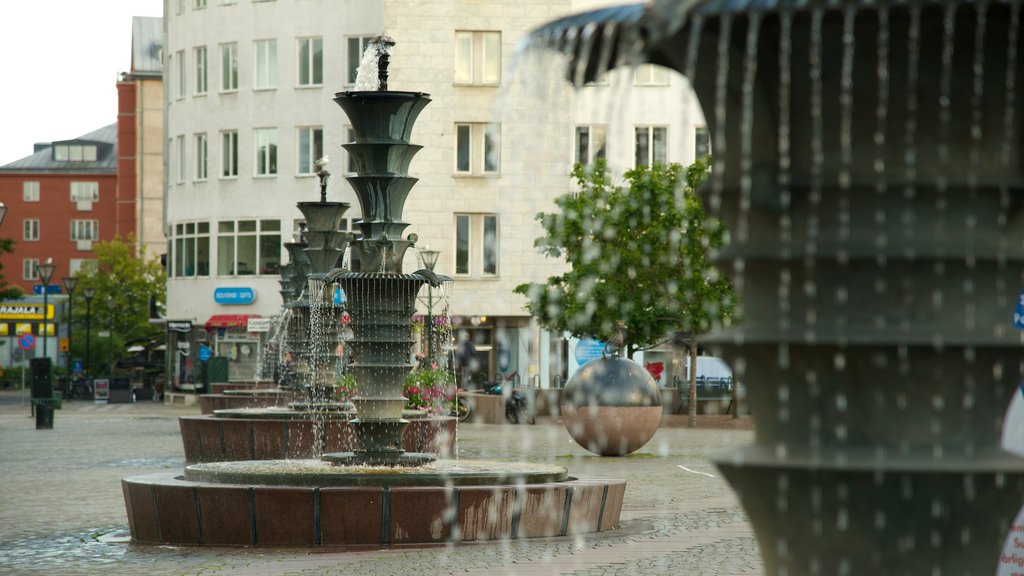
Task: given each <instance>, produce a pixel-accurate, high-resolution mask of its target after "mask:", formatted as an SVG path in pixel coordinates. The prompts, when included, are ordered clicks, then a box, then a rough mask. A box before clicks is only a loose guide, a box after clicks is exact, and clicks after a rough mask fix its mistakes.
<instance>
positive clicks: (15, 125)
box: [0, 0, 163, 166]
mask: <svg viewBox="0 0 1024 576" xmlns="http://www.w3.org/2000/svg"><path fill="white" fill-rule="evenodd" d="M162 15H163V0H100V1H99V2H85V1H83V0H31V1H29V2H22V1H15V0H0V73H2V74H3V78H4V81H3V83H2V87H0V166H2V165H4V164H7V163H9V162H13V161H15V160H18V159H20V158H24V157H25V156H28V155H30V154H32V145H33V144H34V143H36V142H52V141H54V140H64V139H67V138H74V137H75V136H81V135H82V134H85V133H87V132H92V131H93V130H95V129H97V128H102V127H103V126H106V125H107V124H112V123H114V122H115V121H117V88H116V84H117V78H118V74H119V73H121V72H126V71H128V69H129V68H130V67H131V46H132V45H131V42H132V16H162Z"/></svg>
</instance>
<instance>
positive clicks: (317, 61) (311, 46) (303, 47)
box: [299, 37, 324, 86]
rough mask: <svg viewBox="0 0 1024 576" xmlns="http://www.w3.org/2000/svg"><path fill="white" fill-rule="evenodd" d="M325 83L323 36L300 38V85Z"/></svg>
mask: <svg viewBox="0 0 1024 576" xmlns="http://www.w3.org/2000/svg"><path fill="white" fill-rule="evenodd" d="M323 83H324V41H323V38H319V37H317V38H299V86H320V85H321V84H323Z"/></svg>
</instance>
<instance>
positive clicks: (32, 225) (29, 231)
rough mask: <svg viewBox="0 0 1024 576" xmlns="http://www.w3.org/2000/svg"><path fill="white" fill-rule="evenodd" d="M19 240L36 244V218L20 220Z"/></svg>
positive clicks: (37, 237) (37, 226) (37, 234)
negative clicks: (20, 231)
mask: <svg viewBox="0 0 1024 576" xmlns="http://www.w3.org/2000/svg"><path fill="white" fill-rule="evenodd" d="M21 239H22V240H27V241H29V242H37V241H38V240H39V219H38V218H26V219H25V220H22V233H21Z"/></svg>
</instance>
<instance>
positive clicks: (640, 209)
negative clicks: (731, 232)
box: [515, 159, 734, 425]
mask: <svg viewBox="0 0 1024 576" xmlns="http://www.w3.org/2000/svg"><path fill="white" fill-rule="evenodd" d="M708 166H709V165H708V161H707V159H702V160H698V161H697V162H695V163H693V164H692V165H690V166H688V167H685V168H684V167H683V166H682V165H680V164H675V163H673V164H668V165H662V164H654V165H653V166H642V167H639V168H636V169H633V170H630V171H628V172H626V173H625V175H624V179H625V181H624V183H623V184H621V185H620V184H618V183H616V182H614V181H613V178H612V175H611V174H610V173H609V171H608V167H607V165H606V163H605V161H604V160H603V159H601V160H598V161H597V162H596V163H595V164H594V165H593V166H592V167H586V166H583V165H580V164H577V165H576V166H575V167H574V168H573V172H572V175H573V177H574V179H575V180H576V182H577V183H578V185H579V192H578V193H574V194H565V195H563V196H560V197H559V198H557V199H556V200H555V204H556V205H557V206H558V208H559V211H558V212H555V213H552V214H545V213H541V214H538V215H537V220H538V221H539V222H540V224H541V226H542V227H543V228H544V231H545V233H546V235H545V236H542V237H541V238H538V239H537V240H536V241H535V243H534V244H535V246H537V248H538V249H539V250H540V251H541V252H542V253H543V254H545V255H547V256H549V257H553V258H563V259H565V261H566V262H567V263H568V264H569V266H570V267H569V270H568V271H567V272H565V273H564V274H561V275H559V276H552V277H550V278H548V280H547V282H546V283H545V284H521V285H519V286H517V287H516V288H515V292H517V293H519V294H523V295H525V296H527V297H528V299H529V300H528V302H527V305H526V307H527V309H528V310H529V311H530V314H532V315H533V316H534V317H535V318H537V321H538V322H539V323H540V324H541V326H543V327H545V328H547V329H549V330H556V331H567V332H570V333H571V334H573V335H574V336H577V337H584V336H592V337H595V338H598V339H601V340H607V339H608V338H610V337H611V336H612V335H613V334H614V333H615V330H616V323H617V321H621V322H623V323H624V324H625V325H626V337H625V342H624V344H623V349H624V350H625V352H626V355H627V356H628V357H630V358H632V357H633V354H634V352H636V351H637V350H639V349H642V348H645V347H647V346H650V345H652V344H655V343H657V342H659V341H662V340H663V339H665V338H667V337H671V336H673V335H675V334H682V335H684V336H685V337H686V339H687V340H688V342H689V347H690V356H691V366H696V361H695V356H696V351H697V343H698V337H699V336H700V335H701V334H704V333H706V332H708V331H709V330H711V329H712V328H715V327H718V326H721V325H725V324H728V322H729V321H730V320H731V318H732V313H733V308H734V295H733V292H732V287H731V285H730V283H729V281H728V279H726V278H725V277H724V276H723V275H721V274H719V272H718V270H717V269H716V268H715V267H714V266H713V265H712V264H711V263H710V262H709V260H708V253H709V252H710V251H711V250H713V249H716V248H719V247H721V246H722V245H723V244H724V242H725V234H726V233H725V228H724V226H723V225H722V224H721V222H719V221H718V220H716V219H713V218H711V217H709V216H708V215H707V213H706V212H705V211H704V206H703V204H702V202H701V200H700V197H699V196H698V195H697V189H698V188H699V187H700V185H701V184H702V183H703V182H704V181H705V180H706V179H707V176H708V171H709V168H708ZM690 372H691V386H690V391H691V398H690V400H691V401H690V412H691V418H690V421H691V425H693V424H694V422H695V417H696V412H695V410H696V401H695V398H694V396H695V395H696V370H691V371H690Z"/></svg>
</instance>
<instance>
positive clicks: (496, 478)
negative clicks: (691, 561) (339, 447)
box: [176, 460, 574, 488]
mask: <svg viewBox="0 0 1024 576" xmlns="http://www.w3.org/2000/svg"><path fill="white" fill-rule="evenodd" d="M429 466H432V467H434V468H436V469H435V470H432V471H421V468H403V467H389V466H378V467H358V468H360V470H359V471H356V468H357V467H351V466H336V465H331V464H329V463H326V462H322V461H320V460H239V461H230V462H206V463H200V464H191V465H189V466H186V467H185V472H184V474H183V475H182V476H180V477H176V478H178V479H180V480H184V481H187V482H196V483H208V484H215V485H219V486H223V485H247V486H289V487H304V488H332V487H345V486H425V487H442V486H504V485H508V484H514V485H526V486H528V485H533V484H550V483H559V482H566V481H572V480H574V478H572V477H570V476H569V471H568V470H567V469H566V468H565V467H563V466H556V465H552V464H536V463H522V462H498V461H492V460H437V461H435V462H433V463H431V464H430V465H429ZM312 468H315V470H314V469H312Z"/></svg>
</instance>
